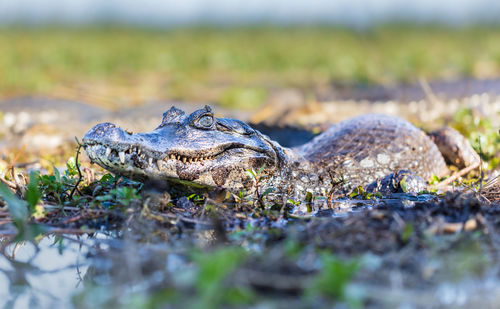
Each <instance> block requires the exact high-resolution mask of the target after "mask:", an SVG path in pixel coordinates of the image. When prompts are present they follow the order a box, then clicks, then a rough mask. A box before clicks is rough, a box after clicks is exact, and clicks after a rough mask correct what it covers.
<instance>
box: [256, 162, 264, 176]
mask: <svg viewBox="0 0 500 309" xmlns="http://www.w3.org/2000/svg"><path fill="white" fill-rule="evenodd" d="M265 167H266V165H265V164H262V166H261V167H260V168H259V171H258V172H257V176H259V175H260V174H261V173H262V171H263V170H264V168H265Z"/></svg>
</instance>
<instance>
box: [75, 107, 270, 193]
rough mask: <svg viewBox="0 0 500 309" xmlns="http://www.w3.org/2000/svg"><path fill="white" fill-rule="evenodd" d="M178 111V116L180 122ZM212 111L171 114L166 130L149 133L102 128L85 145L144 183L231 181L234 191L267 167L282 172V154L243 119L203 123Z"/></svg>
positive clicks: (95, 158)
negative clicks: (251, 173) (157, 180)
mask: <svg viewBox="0 0 500 309" xmlns="http://www.w3.org/2000/svg"><path fill="white" fill-rule="evenodd" d="M173 112H177V113H176V115H173V116H175V117H173V116H172V113H173ZM207 112H210V111H209V110H207V109H204V110H199V111H197V112H195V113H193V114H191V115H190V116H188V117H185V118H183V116H182V114H179V113H178V111H177V110H172V109H171V110H170V111H169V112H167V113H166V114H167V115H166V116H167V117H164V120H163V122H162V125H161V126H159V127H158V128H157V129H155V130H154V131H152V132H149V133H128V132H126V131H124V130H123V129H121V128H119V127H117V126H115V125H114V124H111V123H103V124H99V125H96V126H95V127H93V128H92V129H91V130H89V132H88V133H87V134H86V135H85V136H84V138H83V145H84V148H85V150H86V152H87V154H88V156H89V157H90V159H91V160H92V162H95V163H97V164H99V165H100V166H102V167H104V168H105V169H107V170H109V171H111V172H114V173H116V174H119V175H124V176H127V177H131V178H139V179H141V178H161V179H171V180H176V179H177V180H181V181H190V182H195V183H198V184H201V185H204V186H222V185H224V184H228V183H229V182H231V183H232V184H231V186H234V185H238V184H240V185H241V183H242V179H243V178H245V177H247V176H246V173H245V171H246V170H247V169H254V170H257V169H259V168H260V167H261V166H263V165H265V166H266V167H267V169H266V171H267V172H272V171H273V170H275V169H276V168H277V165H278V158H277V154H276V152H275V150H274V148H273V146H272V144H271V143H270V142H269V141H268V140H267V139H266V138H265V137H264V136H262V135H261V134H260V133H257V132H255V131H253V129H250V128H249V127H248V125H246V124H243V123H241V122H239V121H237V120H232V119H217V118H215V117H213V116H210V115H209V116H210V117H212V118H204V119H202V118H203V117H208V116H207V115H206V113H207ZM169 117H170V118H169ZM200 119H201V120H200ZM211 121H212V122H211ZM219 122H220V123H219ZM219 124H220V126H222V125H223V128H220V127H219ZM204 125H205V126H204ZM200 126H201V127H200Z"/></svg>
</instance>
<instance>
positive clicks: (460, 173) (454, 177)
mask: <svg viewBox="0 0 500 309" xmlns="http://www.w3.org/2000/svg"><path fill="white" fill-rule="evenodd" d="M479 165H480V163H479V162H478V163H474V164H472V165H470V166H467V167H466V168H463V169H461V170H460V171H458V172H456V173H454V174H453V175H451V176H450V177H448V178H446V179H445V180H443V181H441V182H440V183H438V184H437V185H436V186H435V188H436V189H442V188H444V187H446V186H447V185H449V184H450V183H452V182H453V181H455V180H457V179H458V178H459V177H462V176H463V175H465V174H467V173H469V172H470V171H472V170H474V169H476V168H477V167H478V166H479Z"/></svg>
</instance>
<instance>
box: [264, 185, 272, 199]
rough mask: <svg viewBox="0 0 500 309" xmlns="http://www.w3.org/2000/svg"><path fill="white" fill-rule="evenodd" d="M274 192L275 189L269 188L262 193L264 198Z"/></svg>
mask: <svg viewBox="0 0 500 309" xmlns="http://www.w3.org/2000/svg"><path fill="white" fill-rule="evenodd" d="M273 191H274V188H272V187H271V188H267V189H266V191H264V193H262V197H264V196H266V195H268V194H269V193H271V192H273Z"/></svg>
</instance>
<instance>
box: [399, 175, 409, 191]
mask: <svg viewBox="0 0 500 309" xmlns="http://www.w3.org/2000/svg"><path fill="white" fill-rule="evenodd" d="M399 187H400V188H401V190H403V192H404V193H406V192H408V183H407V182H406V177H404V178H403V179H401V180H400V181H399Z"/></svg>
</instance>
